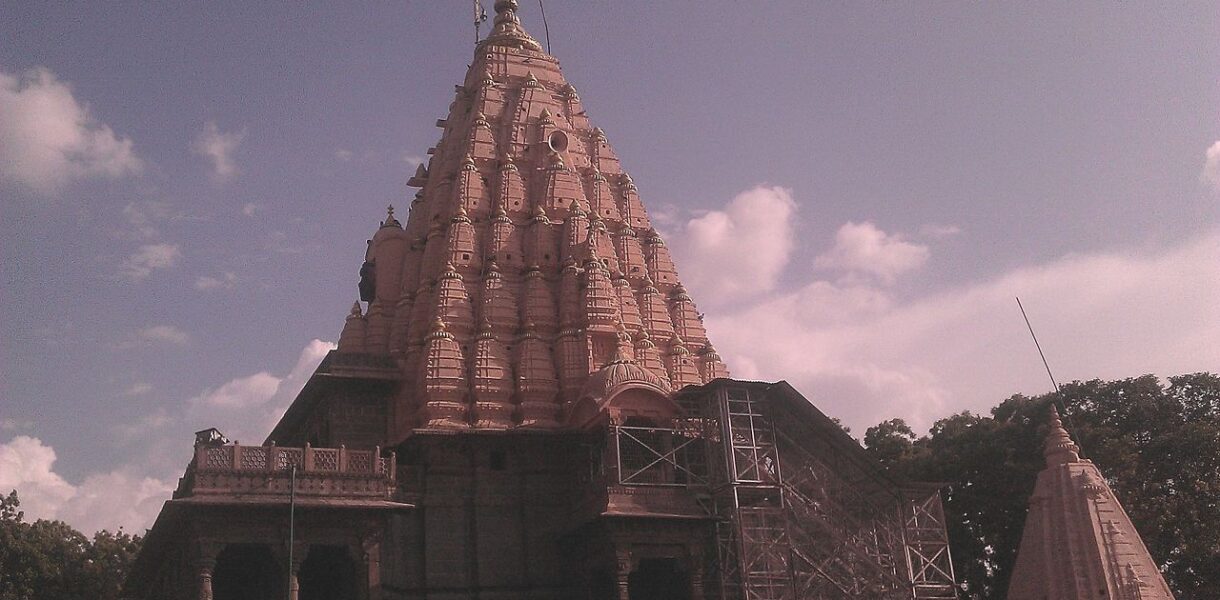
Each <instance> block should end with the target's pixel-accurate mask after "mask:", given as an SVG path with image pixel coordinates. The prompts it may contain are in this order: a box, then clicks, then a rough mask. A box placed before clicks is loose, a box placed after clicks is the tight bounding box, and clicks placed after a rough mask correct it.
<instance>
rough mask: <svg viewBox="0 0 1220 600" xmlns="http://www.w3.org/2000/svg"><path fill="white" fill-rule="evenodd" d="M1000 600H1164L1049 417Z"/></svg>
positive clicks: (1158, 582)
mask: <svg viewBox="0 0 1220 600" xmlns="http://www.w3.org/2000/svg"><path fill="white" fill-rule="evenodd" d="M1043 455H1044V456H1045V457H1046V469H1044V470H1043V471H1042V472H1041V473H1039V474H1038V483H1037V484H1036V486H1035V487H1034V494H1033V496H1032V497H1030V499H1029V513H1028V514H1027V515H1026V517H1025V531H1024V533H1023V534H1022V536H1021V546H1020V549H1019V550H1018V552H1017V562H1016V565H1015V566H1014V567H1013V572H1012V580H1011V583H1010V584H1009V587H1008V600H1086V599H1088V600H1095V599H1106V600H1172V599H1173V594H1171V593H1170V591H1169V587H1168V586H1167V585H1165V580H1164V579H1163V578H1162V577H1161V574H1160V571H1159V570H1157V566H1156V562H1155V561H1153V560H1152V557H1151V556H1149V555H1148V549H1147V548H1145V547H1144V542H1143V540H1142V539H1140V535H1139V532H1137V531H1136V530H1135V526H1134V525H1132V524H1131V519H1130V518H1128V517H1127V513H1126V512H1125V511H1123V507H1122V506H1121V505H1120V504H1119V503H1118V499H1116V498H1115V497H1114V492H1112V491H1111V490H1110V486H1109V485H1108V484H1106V480H1105V478H1103V477H1102V476H1101V473H1100V472H1099V471H1098V470H1097V467H1096V466H1095V465H1094V464H1093V462H1092V461H1090V460H1087V459H1082V458H1080V448H1079V447H1078V446H1076V443H1075V442H1073V441H1072V438H1071V436H1069V435H1068V432H1067V431H1066V430H1065V429H1064V428H1063V422H1062V421H1060V420H1059V412H1058V411H1056V410H1055V408H1054V406H1052V407H1051V410H1050V418H1049V420H1048V431H1047V433H1046V442H1045V444H1044V446H1043Z"/></svg>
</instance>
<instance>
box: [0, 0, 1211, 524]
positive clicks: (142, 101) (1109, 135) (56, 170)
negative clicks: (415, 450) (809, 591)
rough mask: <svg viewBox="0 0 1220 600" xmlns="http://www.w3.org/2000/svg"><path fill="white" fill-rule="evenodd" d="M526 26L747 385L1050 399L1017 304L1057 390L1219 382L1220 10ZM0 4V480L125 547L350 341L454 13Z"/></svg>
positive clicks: (884, 14)
mask: <svg viewBox="0 0 1220 600" xmlns="http://www.w3.org/2000/svg"><path fill="white" fill-rule="evenodd" d="M484 4H485V5H486V8H487V10H488V11H489V12H490V11H491V4H492V2H491V0H484ZM522 4H523V6H522V11H521V16H522V19H523V21H524V23H525V26H526V28H527V29H528V30H529V31H531V32H532V33H533V34H534V35H535V37H537V38H538V39H540V40H541V41H544V42H545V41H546V40H545V37H546V36H545V34H544V25H543V23H542V22H541V19H540V16H539V12H538V10H537V5H536V4H535V3H534V2H532V1H530V0H524V1H523V2H522ZM546 9H547V18H548V21H549V22H548V23H547V24H546V28H547V29H549V32H550V45H551V50H552V52H553V54H555V55H556V56H557V57H558V58H559V59H560V60H561V61H562V65H563V68H564V73H565V75H566V77H567V78H568V80H569V81H570V82H571V83H573V84H574V85H575V86H576V88H577V89H578V90H579V92H580V96H581V99H582V102H583V103H584V106H585V108H586V109H587V110H588V112H589V115H590V117H591V118H592V120H593V122H594V124H596V125H598V126H600V127H601V128H603V129H604V130H605V131H606V134H607V136H608V138H609V140H610V143H611V144H612V145H613V146H614V148H615V150H616V153H617V154H618V156H619V157H620V158H621V159H622V161H623V163H624V167H625V168H626V169H627V170H628V171H629V172H630V173H631V175H632V178H633V179H634V181H635V182H636V184H637V185H638V187H639V189H640V194H641V198H642V199H643V200H644V202H645V205H646V206H647V207H648V208H649V210H650V212H651V214H652V216H653V220H654V224H655V225H656V226H657V227H658V229H660V231H661V233H662V235H663V236H664V238H665V239H666V241H667V243H668V245H669V246H670V247H671V248H672V250H673V252H674V255H675V260H676V262H677V266H678V270H679V275H680V276H681V278H682V279H683V281H684V282H685V283H686V285H687V287H688V288H689V289H690V291H691V295H692V296H693V297H694V299H695V301H696V303H697V304H698V306H699V308H700V310H701V311H703V312H704V313H706V323H707V326H708V329H709V333H710V335H711V337H712V340H713V341H714V342H715V344H716V347H717V349H718V350H719V351H720V353H721V355H722V356H723V357H724V358H725V360H726V362H727V363H728V365H729V368H730V370H731V371H732V374H733V375H734V376H735V377H738V378H742V379H760V380H780V379H784V380H787V381H789V382H790V383H792V384H793V385H794V386H795V387H796V388H797V389H798V390H800V391H801V392H802V393H804V394H805V395H806V396H807V397H808V398H810V399H811V400H812V401H813V402H814V403H815V404H817V405H818V406H819V407H820V408H822V409H823V410H824V411H825V412H827V413H828V414H830V415H832V416H837V417H839V418H841V419H842V420H843V422H844V423H845V424H846V425H848V426H849V427H850V428H851V430H852V432H853V433H854V434H855V435H862V434H863V432H864V430H865V429H866V428H867V427H869V426H870V425H873V424H876V423H878V422H880V421H883V420H886V419H890V418H894V417H901V418H904V419H906V420H907V421H908V422H909V423H911V424H912V426H913V427H914V428H915V429H916V430H917V431H926V430H927V429H928V427H930V426H931V424H932V423H933V422H934V421H935V420H936V419H938V418H941V417H944V416H948V415H950V414H953V413H956V412H960V411H963V410H970V411H974V412H982V413H986V411H987V410H989V409H990V407H992V406H994V405H996V404H998V403H999V402H1000V401H1002V400H1003V399H1005V398H1007V397H1008V396H1010V395H1012V394H1015V393H1024V394H1031V395H1032V394H1040V393H1045V392H1047V391H1048V390H1049V389H1050V383H1049V382H1048V379H1047V376H1046V372H1045V370H1044V369H1043V365H1042V363H1041V361H1040V359H1039V358H1038V354H1037V350H1036V349H1035V348H1034V346H1033V343H1032V341H1031V340H1030V337H1029V333H1028V331H1027V330H1026V328H1025V323H1024V321H1022V319H1021V314H1020V312H1019V310H1018V307H1017V304H1016V302H1015V300H1014V298H1015V297H1017V296H1019V297H1020V298H1021V301H1022V303H1023V304H1024V306H1025V308H1026V310H1027V311H1028V313H1029V316H1030V319H1031V320H1032V322H1033V325H1034V328H1035V330H1036V331H1037V333H1038V335H1039V341H1040V342H1041V345H1042V348H1043V349H1044V350H1045V351H1046V356H1047V359H1048V361H1049V364H1050V366H1051V368H1052V369H1053V371H1054V374H1055V376H1056V378H1057V379H1058V380H1060V381H1071V380H1088V379H1093V378H1102V379H1115V378H1123V377H1134V376H1139V375H1142V374H1145V373H1154V374H1157V375H1159V376H1162V377H1168V376H1172V375H1177V374H1182V373H1190V372H1196V371H1204V370H1207V371H1213V372H1215V371H1217V370H1220V11H1217V10H1216V7H1215V5H1214V4H1212V3H1209V2H1175V3H1101V2H1092V3H1085V2H1077V3H1057V2H1021V3H967V2H937V3H926V2H897V1H895V2H806V1H803V0H800V1H791V2H778V1H777V2H767V3H749V2H729V1H719V2H717V1H705V2H646V1H618V2H575V1H568V2H563V1H559V0H551V2H549V3H547V6H546ZM0 14H3V15H4V18H3V19H0V282H2V289H0V490H2V491H5V492H7V491H8V490H9V489H14V488H15V489H17V490H18V493H19V495H20V496H21V498H22V508H23V509H24V510H25V511H26V514H27V518H31V519H33V518H58V519H63V520H66V521H67V522H69V523H70V524H72V525H74V526H75V527H77V528H79V529H81V530H83V531H86V532H92V531H94V530H97V529H101V528H109V529H112V530H113V529H115V528H118V527H123V528H124V530H126V531H130V532H140V531H142V530H143V529H144V528H145V527H147V526H149V525H150V524H151V522H152V519H153V518H154V517H155V515H156V513H157V511H158V509H159V508H160V506H161V503H162V502H163V501H164V500H165V499H166V498H167V497H168V494H169V492H170V490H172V488H173V486H174V485H175V484H176V481H177V477H179V476H180V475H181V473H182V470H183V469H184V468H185V466H186V464H187V463H188V462H189V460H190V446H191V442H192V432H193V431H195V430H199V429H203V428H206V427H211V426H216V427H218V428H220V429H221V430H222V431H224V432H226V433H227V434H228V435H229V436H230V437H231V438H235V439H237V440H240V441H241V442H243V443H247V444H256V443H260V442H261V441H262V440H263V438H264V437H265V436H266V434H267V433H268V432H269V430H270V428H271V425H272V424H274V423H275V421H276V419H277V418H278V416H279V415H280V414H281V413H282V411H283V410H284V408H285V407H286V406H287V405H288V404H289V403H290V402H291V400H292V398H293V397H294V396H295V394H296V392H297V391H298V390H299V389H300V387H301V385H303V383H304V381H305V380H306V379H307V378H308V376H309V374H310V373H311V372H312V370H313V368H314V367H315V366H316V364H317V362H318V361H319V360H320V359H321V357H322V356H324V355H325V354H326V352H327V351H328V350H330V349H331V348H333V347H334V346H333V344H334V342H335V340H336V339H337V337H338V333H339V330H340V329H341V327H342V323H343V318H344V317H345V316H346V315H347V312H348V309H349V307H350V306H351V303H352V302H353V301H354V300H355V299H356V297H357V289H356V282H357V281H358V270H359V267H360V263H361V261H362V260H363V253H364V248H365V243H364V241H365V240H366V239H368V238H369V237H371V235H372V233H373V232H374V228H375V227H376V226H377V224H378V221H379V220H380V219H381V218H383V215H384V213H385V207H386V205H387V204H390V203H394V204H395V205H396V206H398V207H400V208H401V209H403V210H405V209H406V207H407V206H408V204H409V200H410V198H411V196H412V195H413V193H414V190H413V189H409V188H407V187H406V186H405V182H406V180H407V179H408V178H409V177H410V175H411V174H412V173H413V172H414V171H415V168H416V166H417V165H418V164H419V161H421V160H423V158H424V157H425V156H426V155H425V151H426V149H427V148H428V147H429V146H431V145H433V144H434V143H435V142H436V140H437V139H438V136H439V134H440V131H439V130H438V129H436V127H435V126H434V121H435V120H436V119H439V118H444V117H445V113H446V110H447V106H448V104H449V102H450V100H451V99H452V89H453V88H452V86H453V85H455V84H458V83H460V82H461V81H462V78H463V74H464V72H465V68H466V65H467V64H468V63H469V61H470V59H471V58H472V55H473V54H472V52H473V43H474V35H475V32H474V28H473V25H472V23H471V16H470V15H471V3H470V2H466V1H459V0H445V1H441V0H436V1H428V2H393V3H377V4H376V5H361V6H359V7H357V8H352V7H351V6H349V5H340V4H335V3H288V4H284V3H280V4H267V5H263V4H262V3H244V2H209V3H155V4H150V3H138V2H107V3H46V2H13V1H11V0H0ZM486 31H487V29H486V28H484V30H483V32H484V33H486Z"/></svg>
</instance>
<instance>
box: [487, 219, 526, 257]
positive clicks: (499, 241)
mask: <svg viewBox="0 0 1220 600" xmlns="http://www.w3.org/2000/svg"><path fill="white" fill-rule="evenodd" d="M522 233H523V231H522V230H521V229H520V228H518V227H517V225H516V224H515V223H513V220H512V219H511V218H509V216H508V214H506V213H505V212H504V207H503V206H496V212H495V215H494V216H493V217H492V219H491V239H490V240H489V242H488V248H487V256H488V258H489V259H490V260H492V261H495V262H497V263H500V264H503V265H504V266H505V268H507V269H510V270H511V271H517V270H519V269H521V267H523V266H525V249H524V246H523V245H522V239H521V238H522V237H523V236H522Z"/></svg>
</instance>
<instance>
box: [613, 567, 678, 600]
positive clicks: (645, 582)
mask: <svg viewBox="0 0 1220 600" xmlns="http://www.w3.org/2000/svg"><path fill="white" fill-rule="evenodd" d="M627 592H628V595H629V596H630V597H631V600H690V577H689V576H688V575H687V574H686V572H684V571H683V570H682V567H681V565H680V564H679V563H678V560H677V559H675V558H643V559H640V566H638V567H636V569H635V570H634V571H632V572H631V575H629V576H628V578H627Z"/></svg>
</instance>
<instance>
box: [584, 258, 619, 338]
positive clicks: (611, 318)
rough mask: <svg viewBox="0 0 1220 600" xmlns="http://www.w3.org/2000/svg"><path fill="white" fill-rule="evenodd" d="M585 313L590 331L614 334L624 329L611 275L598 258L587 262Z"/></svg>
mask: <svg viewBox="0 0 1220 600" xmlns="http://www.w3.org/2000/svg"><path fill="white" fill-rule="evenodd" d="M584 275H585V285H584V289H583V291H582V294H583V296H584V312H585V322H586V328H587V329H588V330H589V331H604V332H613V331H615V330H617V329H620V328H622V326H623V324H622V319H621V316H620V315H619V302H618V294H617V293H616V292H615V291H614V285H613V284H612V283H610V273H609V271H607V270H606V267H605V266H604V265H602V264H601V262H599V261H598V260H597V259H596V258H593V257H590V258H588V259H587V260H586V261H585V269H584Z"/></svg>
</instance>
